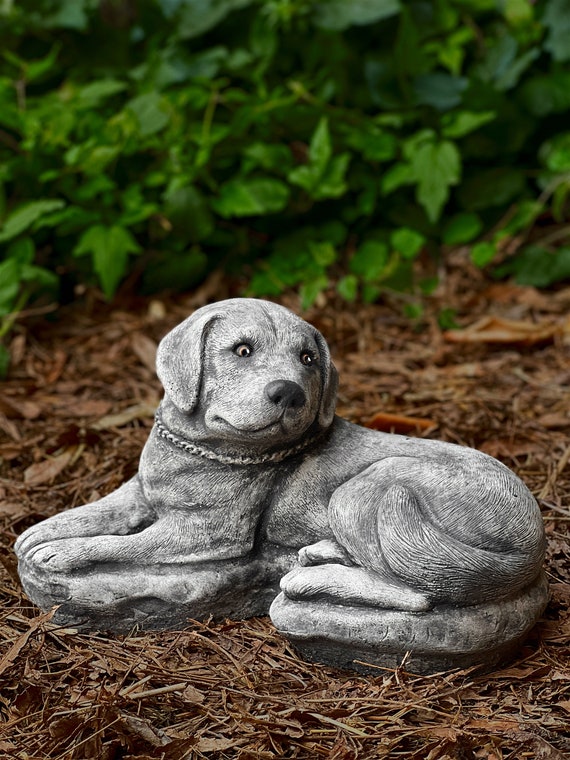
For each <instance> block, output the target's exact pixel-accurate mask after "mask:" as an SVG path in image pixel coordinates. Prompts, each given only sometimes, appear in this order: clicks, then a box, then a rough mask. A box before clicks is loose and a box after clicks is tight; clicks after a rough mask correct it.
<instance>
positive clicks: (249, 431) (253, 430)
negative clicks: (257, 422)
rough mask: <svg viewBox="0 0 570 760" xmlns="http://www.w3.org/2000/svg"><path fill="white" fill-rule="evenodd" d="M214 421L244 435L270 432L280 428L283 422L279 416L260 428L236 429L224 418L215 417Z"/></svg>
mask: <svg viewBox="0 0 570 760" xmlns="http://www.w3.org/2000/svg"><path fill="white" fill-rule="evenodd" d="M214 419H216V420H219V421H220V422H223V423H224V424H225V425H228V426H229V427H231V429H232V430H235V431H236V432H237V433H245V434H247V435H251V434H252V433H263V432H265V431H266V430H270V429H271V428H273V427H276V426H277V425H279V427H282V424H281V423H282V421H283V415H280V416H279V417H278V418H277V419H276V420H273V422H270V423H268V424H267V425H261V426H260V427H254V428H252V427H238V426H237V425H232V423H231V422H229V420H226V419H225V418H224V417H221V416H219V415H217V416H216V417H215V418H214Z"/></svg>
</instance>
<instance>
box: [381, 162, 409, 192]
mask: <svg viewBox="0 0 570 760" xmlns="http://www.w3.org/2000/svg"><path fill="white" fill-rule="evenodd" d="M415 180H416V175H415V172H414V170H413V168H412V166H411V165H410V164H407V163H400V162H398V163H397V164H394V166H391V167H390V168H389V169H388V171H387V172H385V173H384V174H383V175H382V179H381V180H380V191H381V192H382V195H389V194H390V193H393V192H394V190H397V189H398V188H399V187H402V186H403V185H412V184H413V183H414V182H415Z"/></svg>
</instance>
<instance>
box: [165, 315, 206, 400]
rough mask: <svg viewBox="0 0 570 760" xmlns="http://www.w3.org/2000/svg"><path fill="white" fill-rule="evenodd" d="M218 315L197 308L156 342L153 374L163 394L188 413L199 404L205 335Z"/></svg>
mask: <svg viewBox="0 0 570 760" xmlns="http://www.w3.org/2000/svg"><path fill="white" fill-rule="evenodd" d="M218 316H219V315H218V314H217V313H215V312H212V310H211V309H209V308H208V307H205V309H204V308H202V309H198V311H196V312H195V313H194V314H192V315H191V316H189V317H188V319H185V320H184V322H181V323H180V324H179V325H178V326H177V327H175V328H174V329H173V330H171V331H170V332H169V333H167V334H166V335H165V336H164V338H163V339H162V340H161V341H160V343H159V345H158V351H157V354H156V373H157V375H158V378H159V380H160V382H161V383H162V384H163V386H164V390H165V392H166V395H167V396H168V397H169V398H170V399H171V400H172V401H173V402H174V405H175V406H176V407H177V408H178V409H180V411H181V412H184V413H185V414H191V413H192V412H193V411H194V408H195V407H196V404H197V403H198V397H199V395H200V385H201V383H202V366H203V364H204V349H205V345H206V337H207V334H208V331H209V328H210V327H211V325H212V323H213V322H214V321H215V320H216V319H217V318H218Z"/></svg>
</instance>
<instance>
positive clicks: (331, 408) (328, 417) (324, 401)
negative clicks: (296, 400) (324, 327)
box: [315, 330, 338, 428]
mask: <svg viewBox="0 0 570 760" xmlns="http://www.w3.org/2000/svg"><path fill="white" fill-rule="evenodd" d="M315 340H316V343H317V346H318V349H319V356H320V359H321V401H320V404H319V414H318V423H319V425H320V426H321V427H322V428H328V427H329V425H331V423H332V421H333V418H334V413H335V409H336V394H337V391H338V372H337V371H336V367H335V366H334V364H333V363H332V360H331V352H330V350H329V347H328V344H327V342H326V340H325V339H324V338H323V336H322V335H321V333H320V332H319V331H318V330H315Z"/></svg>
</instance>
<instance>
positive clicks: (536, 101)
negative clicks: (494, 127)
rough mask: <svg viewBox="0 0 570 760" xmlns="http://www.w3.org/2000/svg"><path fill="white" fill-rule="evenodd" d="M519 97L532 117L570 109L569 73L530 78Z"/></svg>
mask: <svg viewBox="0 0 570 760" xmlns="http://www.w3.org/2000/svg"><path fill="white" fill-rule="evenodd" d="M519 97H520V98H521V100H522V102H523V103H524V104H525V106H526V107H527V109H528V110H529V111H530V112H531V113H532V114H533V115H534V116H539V117H543V116H548V114H551V113H562V112H563V111H566V110H568V108H570V72H569V71H552V72H550V73H549V74H548V75H547V76H546V75H545V76H535V77H532V78H531V79H529V80H528V81H527V82H525V83H524V84H523V86H522V87H521V88H520V95H519Z"/></svg>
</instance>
